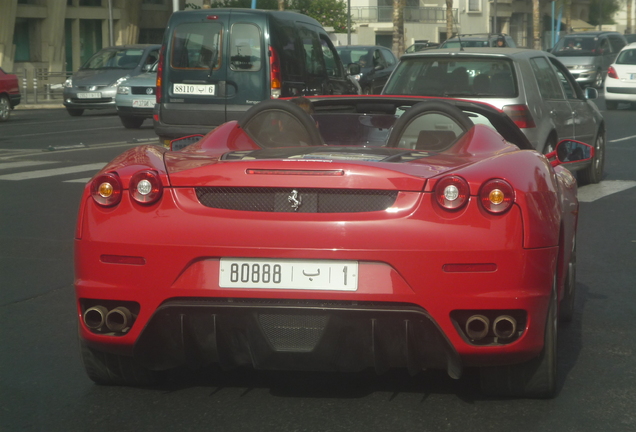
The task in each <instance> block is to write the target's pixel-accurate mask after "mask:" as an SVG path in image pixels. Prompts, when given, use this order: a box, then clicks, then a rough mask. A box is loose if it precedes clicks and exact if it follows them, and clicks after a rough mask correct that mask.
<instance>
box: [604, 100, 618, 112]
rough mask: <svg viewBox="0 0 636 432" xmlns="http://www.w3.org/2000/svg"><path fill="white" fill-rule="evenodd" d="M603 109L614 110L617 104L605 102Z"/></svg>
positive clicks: (609, 101)
mask: <svg viewBox="0 0 636 432" xmlns="http://www.w3.org/2000/svg"><path fill="white" fill-rule="evenodd" d="M605 108H607V109H608V110H610V111H611V110H615V109H617V108H618V102H616V101H611V100H607V99H606V100H605Z"/></svg>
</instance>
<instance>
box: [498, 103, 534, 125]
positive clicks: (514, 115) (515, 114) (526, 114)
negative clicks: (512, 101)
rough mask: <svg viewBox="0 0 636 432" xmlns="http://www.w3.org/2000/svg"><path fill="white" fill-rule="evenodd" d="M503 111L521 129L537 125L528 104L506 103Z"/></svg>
mask: <svg viewBox="0 0 636 432" xmlns="http://www.w3.org/2000/svg"><path fill="white" fill-rule="evenodd" d="M503 112H504V113H506V115H507V116H508V117H510V118H511V119H512V121H513V122H515V124H516V125H517V126H518V127H520V128H521V129H527V128H533V127H536V124H535V123H534V119H533V118H532V115H531V114H530V110H528V105H523V104H521V105H506V106H504V107H503Z"/></svg>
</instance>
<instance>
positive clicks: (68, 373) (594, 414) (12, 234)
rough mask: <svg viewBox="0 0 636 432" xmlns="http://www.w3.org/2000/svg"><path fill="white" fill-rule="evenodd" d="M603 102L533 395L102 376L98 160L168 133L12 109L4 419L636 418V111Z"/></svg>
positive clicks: (285, 376) (529, 421) (2, 171)
mask: <svg viewBox="0 0 636 432" xmlns="http://www.w3.org/2000/svg"><path fill="white" fill-rule="evenodd" d="M599 105H600V106H601V107H603V108H604V104H603V102H602V100H601V101H600V102H599ZM604 114H605V116H606V121H607V126H608V127H607V129H608V132H607V138H608V144H607V163H606V176H605V179H604V181H603V182H602V183H601V184H600V185H597V186H586V187H583V188H581V189H580V196H581V199H582V201H583V202H582V204H581V213H580V219H579V231H578V275H577V291H578V293H577V300H576V312H575V317H574V320H573V322H572V323H570V324H569V325H563V326H561V332H560V335H559V337H560V340H559V362H560V363H559V376H560V381H559V393H558V396H557V397H556V398H554V399H552V400H525V399H494V398H486V397H483V396H481V395H480V393H479V392H478V390H477V389H478V385H477V384H478V383H477V380H476V379H477V376H476V374H475V373H474V372H471V371H468V372H467V373H466V374H465V375H464V377H463V378H462V379H461V380H458V381H455V380H452V379H450V378H449V377H447V376H446V375H445V374H444V373H442V372H437V371H430V372H424V373H420V374H418V375H416V376H409V375H408V373H407V372H406V371H392V372H390V373H387V374H385V375H381V376H376V375H375V374H374V373H359V374H336V373H285V372H263V371H253V370H247V369H239V370H234V371H231V372H221V371H219V370H216V369H210V370H205V371H199V372H191V371H188V370H176V371H172V372H171V373H170V374H169V377H168V381H167V382H166V383H165V384H163V385H161V386H158V387H151V388H123V387H105V386H98V385H95V384H93V383H92V381H90V380H89V379H88V378H87V377H86V374H85V373H84V369H83V366H82V364H81V360H80V357H79V353H78V343H77V316H76V309H75V305H74V297H73V286H72V283H73V257H72V248H73V240H72V239H73V234H74V229H75V220H76V213H77V208H78V204H79V199H80V196H81V193H82V190H83V187H84V184H85V182H86V180H87V179H88V178H90V177H91V176H92V175H93V174H94V173H95V172H96V171H97V170H98V169H99V166H100V164H101V165H103V164H104V163H106V162H107V161H109V160H110V159H112V158H113V157H114V156H116V155H117V154H119V153H120V152H122V151H123V150H124V149H126V148H129V147H131V146H134V145H136V144H137V143H138V142H144V143H147V142H152V140H154V139H155V135H154V132H153V130H152V126H151V125H150V123H149V122H148V121H147V122H146V124H145V125H144V126H143V127H142V129H140V130H126V129H124V128H123V127H122V126H121V124H120V123H119V119H118V118H117V117H116V116H115V115H114V114H113V113H90V114H89V115H85V116H82V117H78V118H71V117H69V116H68V115H67V114H66V112H65V111H64V110H20V111H15V112H13V113H12V117H11V119H10V121H9V122H8V123H4V124H0V431H3V432H4V431H47V432H48V431H92V432H93V431H94V432H98V431H109V432H112V431H133V430H134V431H174V430H184V431H198V430H210V431H251V432H258V431H280V432H288V431H321V432H322V431H325V432H326V431H347V432H354V431H364V432H372V431H395V432H398V431H459V430H463V431H471V432H481V431H515V432H517V431H560V432H565V431H632V430H634V431H636V358H635V355H636V352H635V351H636V335H635V332H634V331H633V328H634V325H633V323H634V317H635V316H636V289H635V287H636V220H635V218H634V214H635V213H636V187H634V186H636V170H634V163H635V162H636V127H635V126H634V124H635V123H636V122H635V120H636V111H631V110H619V111H613V112H605V113H604Z"/></svg>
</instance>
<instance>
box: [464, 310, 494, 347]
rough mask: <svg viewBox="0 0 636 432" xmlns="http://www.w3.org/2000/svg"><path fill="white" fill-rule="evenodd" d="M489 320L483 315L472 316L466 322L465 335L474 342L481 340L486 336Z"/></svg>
mask: <svg viewBox="0 0 636 432" xmlns="http://www.w3.org/2000/svg"><path fill="white" fill-rule="evenodd" d="M489 327H490V320H489V319H488V317H486V316H484V315H473V316H471V317H470V318H468V320H466V326H465V330H466V335H467V336H468V337H469V338H470V339H472V340H475V341H478V340H481V339H483V338H485V337H486V336H487V335H488V328H489Z"/></svg>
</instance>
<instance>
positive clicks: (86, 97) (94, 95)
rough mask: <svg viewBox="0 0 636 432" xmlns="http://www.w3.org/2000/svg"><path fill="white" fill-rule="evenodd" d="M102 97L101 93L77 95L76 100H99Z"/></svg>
mask: <svg viewBox="0 0 636 432" xmlns="http://www.w3.org/2000/svg"><path fill="white" fill-rule="evenodd" d="M101 97H102V94H101V93H78V94H77V98H78V99H100V98H101Z"/></svg>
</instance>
